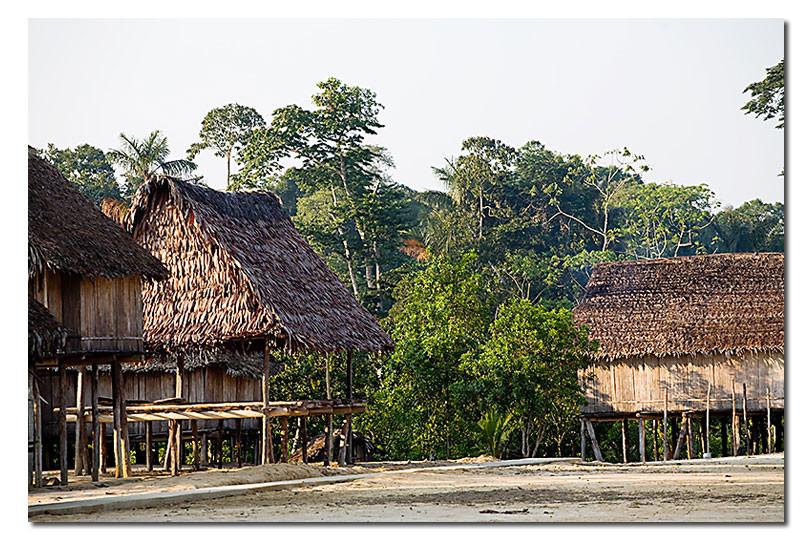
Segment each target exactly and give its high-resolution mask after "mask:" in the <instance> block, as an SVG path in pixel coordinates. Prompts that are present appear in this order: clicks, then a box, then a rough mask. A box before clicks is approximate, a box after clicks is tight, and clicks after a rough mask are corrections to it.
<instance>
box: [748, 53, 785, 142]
mask: <svg viewBox="0 0 812 540" xmlns="http://www.w3.org/2000/svg"><path fill="white" fill-rule="evenodd" d="M744 92H745V93H748V92H749V93H750V100H748V101H747V103H745V104H744V106H743V107H742V110H743V111H744V112H745V114H753V115H755V116H756V118H761V119H762V120H764V121H767V120H771V119H773V118H777V119H778V123H777V124H776V126H775V127H777V128H778V129H784V60H783V59H781V61H780V62H778V63H777V64H776V65H774V66H772V67H770V68H767V76H766V77H764V79H762V80H760V81H757V82H754V83H751V84H749V85H747V88H745V89H744Z"/></svg>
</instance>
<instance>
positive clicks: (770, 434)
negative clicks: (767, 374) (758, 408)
mask: <svg viewBox="0 0 812 540" xmlns="http://www.w3.org/2000/svg"><path fill="white" fill-rule="evenodd" d="M771 408H772V403H771V400H770V387H769V386H768V387H767V453H768V454H772V452H773V428H772V425H773V423H772V419H771V417H770V409H771Z"/></svg>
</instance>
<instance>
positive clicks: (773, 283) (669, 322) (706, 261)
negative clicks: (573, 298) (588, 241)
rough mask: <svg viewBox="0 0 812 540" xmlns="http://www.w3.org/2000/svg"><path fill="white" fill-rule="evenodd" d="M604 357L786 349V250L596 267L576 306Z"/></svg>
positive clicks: (578, 316) (611, 358)
mask: <svg viewBox="0 0 812 540" xmlns="http://www.w3.org/2000/svg"><path fill="white" fill-rule="evenodd" d="M574 316H575V319H576V321H577V322H579V323H581V324H586V325H587V326H588V327H589V329H590V337H591V338H592V339H596V340H598V341H599V342H600V348H599V351H598V353H597V357H598V358H599V359H604V360H613V359H618V358H627V357H640V356H657V357H662V356H677V355H709V354H728V355H736V354H740V353H744V352H779V353H783V351H784V255H783V253H736V254H720V255H699V256H693V257H677V258H671V259H656V260H650V261H635V262H613V263H603V264H598V265H595V267H594V268H593V269H592V275H591V277H590V279H589V282H588V284H587V288H586V293H585V295H584V298H583V299H582V300H581V302H580V304H579V305H578V306H577V307H576V308H575V311H574Z"/></svg>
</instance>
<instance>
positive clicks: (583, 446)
mask: <svg viewBox="0 0 812 540" xmlns="http://www.w3.org/2000/svg"><path fill="white" fill-rule="evenodd" d="M581 459H582V460H584V461H586V424H585V423H584V419H583V418H581Z"/></svg>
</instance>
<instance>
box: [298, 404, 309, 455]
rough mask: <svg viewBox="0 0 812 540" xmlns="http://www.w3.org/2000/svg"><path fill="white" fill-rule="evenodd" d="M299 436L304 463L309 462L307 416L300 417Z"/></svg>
mask: <svg viewBox="0 0 812 540" xmlns="http://www.w3.org/2000/svg"><path fill="white" fill-rule="evenodd" d="M299 436H300V437H301V444H300V445H299V446H300V447H301V449H302V463H307V445H308V440H307V416H300V417H299Z"/></svg>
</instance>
